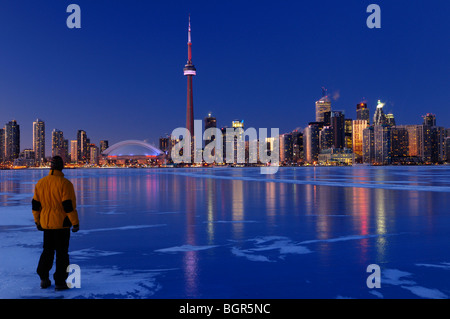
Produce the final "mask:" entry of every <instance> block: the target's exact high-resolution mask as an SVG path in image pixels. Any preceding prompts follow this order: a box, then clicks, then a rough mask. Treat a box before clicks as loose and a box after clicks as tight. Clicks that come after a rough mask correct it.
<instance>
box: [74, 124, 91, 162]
mask: <svg viewBox="0 0 450 319" xmlns="http://www.w3.org/2000/svg"><path fill="white" fill-rule="evenodd" d="M88 149H89V147H88V138H87V135H86V132H85V131H83V130H78V132H77V161H78V162H79V163H86V162H87V161H88V159H89V157H88Z"/></svg>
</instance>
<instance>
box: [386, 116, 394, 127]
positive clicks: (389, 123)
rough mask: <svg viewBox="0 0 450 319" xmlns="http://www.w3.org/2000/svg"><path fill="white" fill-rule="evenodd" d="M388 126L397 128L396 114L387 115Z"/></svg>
mask: <svg viewBox="0 0 450 319" xmlns="http://www.w3.org/2000/svg"><path fill="white" fill-rule="evenodd" d="M386 124H387V125H389V126H390V127H392V126H395V117H394V114H392V113H388V114H386Z"/></svg>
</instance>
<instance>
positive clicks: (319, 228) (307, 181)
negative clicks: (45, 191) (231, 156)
mask: <svg viewBox="0 0 450 319" xmlns="http://www.w3.org/2000/svg"><path fill="white" fill-rule="evenodd" d="M65 173H66V177H68V178H69V179H70V180H71V181H72V182H73V183H74V186H75V189H76V192H77V202H78V203H77V204H78V205H77V207H78V212H79V217H80V224H81V230H80V231H79V232H78V233H76V234H71V242H70V252H69V253H70V260H71V263H75V264H78V265H79V266H80V268H81V278H82V279H81V289H77V288H74V289H71V290H69V291H66V292H55V291H54V290H53V287H52V288H50V289H47V290H41V289H40V288H39V278H38V276H37V275H36V273H35V271H36V267H37V262H38V260H39V256H40V253H41V251H42V232H39V231H37V230H36V227H35V225H34V220H33V216H32V213H31V204H30V201H31V197H32V195H33V194H32V192H33V187H34V184H35V183H36V182H37V181H38V180H39V178H41V177H42V176H44V175H46V172H45V171H43V170H36V171H34V170H25V171H0V254H1V256H2V258H1V259H0V278H2V279H1V281H0V298H384V299H389V298H436V299H440V298H449V296H450V282H449V281H448V280H446V278H447V277H448V271H449V270H450V262H449V260H450V256H449V253H448V242H449V241H450V212H449V210H448V207H450V196H448V195H449V194H448V193H449V192H450V168H449V167H445V166H441V167H398V168H397V167H395V168H391V167H385V168H380V167H353V168H298V169H294V168H280V170H279V172H278V173H277V174H275V175H271V176H263V175H261V174H259V169H257V168H256V169H228V168H218V169H158V170H151V169H149V170H146V169H142V170H141V169H140V170H125V169H124V170H121V169H112V170H97V169H92V170H67V172H65ZM369 264H378V265H380V267H381V288H380V289H369V288H368V287H367V286H366V279H367V277H368V276H369V275H370V274H369V273H367V272H366V268H367V266H368V265H369ZM330 283H333V284H330Z"/></svg>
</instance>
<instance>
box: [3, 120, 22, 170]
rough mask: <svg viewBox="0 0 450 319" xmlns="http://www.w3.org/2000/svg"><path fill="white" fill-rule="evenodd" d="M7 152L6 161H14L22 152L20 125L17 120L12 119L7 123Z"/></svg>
mask: <svg viewBox="0 0 450 319" xmlns="http://www.w3.org/2000/svg"><path fill="white" fill-rule="evenodd" d="M3 130H4V136H5V142H4V146H5V152H4V158H5V161H6V162H9V163H12V162H14V160H15V159H16V158H18V157H19V154H20V125H19V124H17V121H16V120H12V121H10V122H8V123H6V124H5V127H4V129H3Z"/></svg>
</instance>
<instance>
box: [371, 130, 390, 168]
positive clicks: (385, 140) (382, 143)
mask: <svg viewBox="0 0 450 319" xmlns="http://www.w3.org/2000/svg"><path fill="white" fill-rule="evenodd" d="M373 136H374V151H375V163H377V164H381V165H388V164H390V163H391V158H392V150H391V127H390V126H388V125H375V126H374V129H373Z"/></svg>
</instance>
